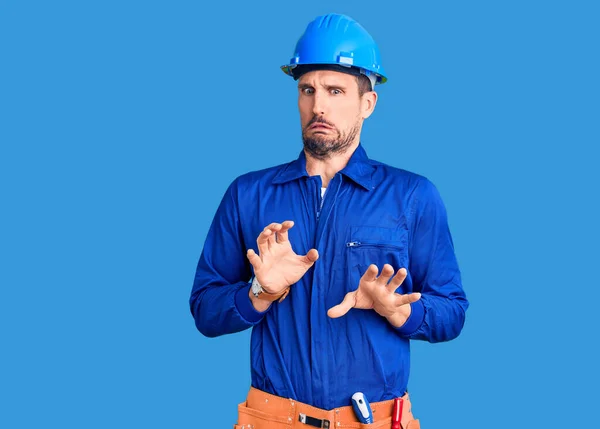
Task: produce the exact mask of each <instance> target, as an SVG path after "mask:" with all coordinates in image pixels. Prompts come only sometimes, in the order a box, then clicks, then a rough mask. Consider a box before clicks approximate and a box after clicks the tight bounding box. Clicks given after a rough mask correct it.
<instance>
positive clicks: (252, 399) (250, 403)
mask: <svg viewBox="0 0 600 429" xmlns="http://www.w3.org/2000/svg"><path fill="white" fill-rule="evenodd" d="M402 400H403V401H404V404H403V407H402V416H401V418H400V424H401V428H402V429H419V428H420V425H419V420H415V419H414V417H413V415H412V413H411V405H410V399H409V397H408V393H406V394H405V395H404V396H403V397H402ZM393 406H394V401H393V400H389V401H382V402H371V410H372V412H373V423H371V424H365V423H360V422H359V421H358V419H357V418H356V415H355V414H354V409H353V408H352V407H351V406H347V407H339V408H334V409H333V410H323V409H321V408H316V407H313V406H311V405H308V404H304V403H302V402H298V401H296V400H294V399H287V398H283V397H281V396H275V395H272V394H270V393H266V392H263V391H262V390H259V389H256V388H254V387H251V388H250V392H249V393H248V397H247V398H246V401H244V402H242V403H241V404H239V405H238V423H237V424H236V425H233V429H314V428H324V429H337V428H364V429H370V428H386V429H389V428H391V427H392V410H393Z"/></svg>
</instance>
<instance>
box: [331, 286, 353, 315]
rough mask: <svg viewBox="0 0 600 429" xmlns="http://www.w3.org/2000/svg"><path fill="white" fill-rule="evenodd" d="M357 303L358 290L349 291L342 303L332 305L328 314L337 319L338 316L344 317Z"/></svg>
mask: <svg viewBox="0 0 600 429" xmlns="http://www.w3.org/2000/svg"><path fill="white" fill-rule="evenodd" d="M355 305H356V291H354V292H348V293H347V294H346V296H345V297H344V300H343V301H342V302H341V303H340V304H338V305H336V306H333V307H331V308H330V309H329V310H328V311H327V315H328V316H329V317H331V318H332V319H335V318H336V317H342V316H343V315H344V314H346V313H347V312H348V311H350V309H351V308H352V307H354V306H355Z"/></svg>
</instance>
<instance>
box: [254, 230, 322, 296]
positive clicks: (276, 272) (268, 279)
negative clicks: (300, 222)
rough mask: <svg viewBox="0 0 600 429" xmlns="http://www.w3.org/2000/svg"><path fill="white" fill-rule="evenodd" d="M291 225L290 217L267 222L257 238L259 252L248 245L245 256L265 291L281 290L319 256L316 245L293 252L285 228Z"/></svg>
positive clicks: (291, 282) (297, 278) (304, 271)
mask: <svg viewBox="0 0 600 429" xmlns="http://www.w3.org/2000/svg"><path fill="white" fill-rule="evenodd" d="M293 226H294V222H293V221H291V220H287V221H285V222H283V223H272V224H270V225H269V226H267V227H266V228H265V229H264V230H263V231H262V232H261V233H260V235H259V236H258V238H257V239H256V244H257V245H258V252H259V254H258V255H257V254H256V252H255V251H254V250H252V249H248V253H247V255H246V256H247V257H248V260H249V261H250V263H251V264H252V266H253V267H254V275H255V276H256V279H257V280H258V282H259V283H260V284H261V286H262V288H263V289H264V290H265V291H266V292H268V293H272V294H279V293H281V292H283V291H284V290H285V289H287V288H288V287H289V286H290V285H292V284H294V283H296V282H297V281H298V280H300V278H302V276H303V275H304V274H305V273H306V271H308V269H309V268H310V267H312V266H313V264H314V263H315V261H316V260H317V259H319V252H317V249H310V250H309V251H308V253H307V254H306V255H304V256H302V255H297V254H296V253H295V252H294V250H293V249H292V245H291V243H290V240H289V239H288V230H289V229H290V228H291V227H293Z"/></svg>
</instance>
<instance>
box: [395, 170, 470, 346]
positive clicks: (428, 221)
mask: <svg viewBox="0 0 600 429" xmlns="http://www.w3.org/2000/svg"><path fill="white" fill-rule="evenodd" d="M415 196H416V199H415V200H414V205H413V207H414V209H413V215H412V218H413V222H412V228H411V230H412V231H411V233H412V239H411V241H410V247H409V252H410V255H409V272H410V275H411V277H412V279H413V292H421V299H420V300H418V301H417V302H414V303H412V304H411V310H412V312H411V315H410V317H409V318H408V320H407V321H406V323H405V324H404V325H403V326H401V327H400V328H398V331H399V333H400V334H401V335H402V336H404V337H408V338H411V339H418V340H425V341H429V342H431V343H436V342H441V341H449V340H452V339H454V338H456V337H457V336H458V335H459V334H460V332H461V330H462V328H463V325H464V322H465V312H466V310H467V308H468V306H469V302H468V301H467V298H466V295H465V292H464V290H463V288H462V282H461V276H460V271H459V268H458V263H457V260H456V256H455V253H454V244H453V242H452V237H451V235H450V229H449V228H448V219H447V213H446V208H445V206H444V203H443V202H442V198H441V196H440V194H439V192H438V190H437V188H436V187H435V186H434V184H433V183H431V182H430V181H429V180H427V179H425V178H423V180H422V181H421V182H420V183H419V184H418V185H417V189H416V190H415Z"/></svg>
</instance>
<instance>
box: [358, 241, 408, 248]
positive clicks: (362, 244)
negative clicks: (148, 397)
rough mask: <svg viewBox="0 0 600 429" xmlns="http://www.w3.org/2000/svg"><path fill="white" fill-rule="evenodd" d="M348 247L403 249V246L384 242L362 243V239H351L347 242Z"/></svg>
mask: <svg viewBox="0 0 600 429" xmlns="http://www.w3.org/2000/svg"><path fill="white" fill-rule="evenodd" d="M346 247H388V248H393V249H402V248H403V247H402V246H398V245H396V244H382V243H362V242H360V241H350V242H348V243H346Z"/></svg>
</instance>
